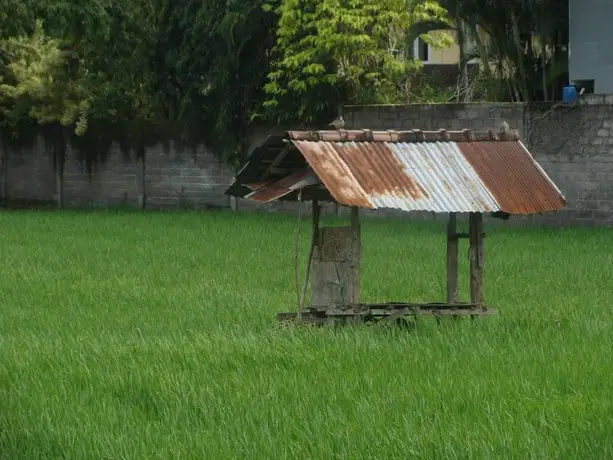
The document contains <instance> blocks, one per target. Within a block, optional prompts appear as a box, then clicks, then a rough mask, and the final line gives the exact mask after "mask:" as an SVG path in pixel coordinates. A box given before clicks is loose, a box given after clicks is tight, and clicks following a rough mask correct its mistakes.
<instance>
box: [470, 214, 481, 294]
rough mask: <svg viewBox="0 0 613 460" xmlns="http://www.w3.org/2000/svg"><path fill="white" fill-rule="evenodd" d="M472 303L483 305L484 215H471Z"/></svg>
mask: <svg viewBox="0 0 613 460" xmlns="http://www.w3.org/2000/svg"><path fill="white" fill-rule="evenodd" d="M468 233H469V242H470V301H471V302H472V303H475V304H477V305H479V306H481V305H482V303H483V215H482V214H481V213H477V212H473V213H470V217H469V229H468Z"/></svg>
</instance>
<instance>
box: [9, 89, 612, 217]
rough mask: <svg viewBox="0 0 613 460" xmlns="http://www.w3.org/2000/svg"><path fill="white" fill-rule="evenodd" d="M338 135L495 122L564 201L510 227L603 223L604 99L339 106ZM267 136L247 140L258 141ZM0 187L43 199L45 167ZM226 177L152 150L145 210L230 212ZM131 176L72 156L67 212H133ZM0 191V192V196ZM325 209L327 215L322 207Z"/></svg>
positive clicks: (12, 161) (121, 165) (608, 199)
mask: <svg viewBox="0 0 613 460" xmlns="http://www.w3.org/2000/svg"><path fill="white" fill-rule="evenodd" d="M344 115H345V120H346V122H347V127H348V128H370V129H411V128H419V129H423V130H432V129H439V128H447V129H462V128H469V129H475V130H482V129H499V128H500V125H501V123H502V121H503V120H506V121H507V122H508V123H509V124H510V125H511V126H512V127H515V128H517V129H519V130H520V133H521V134H522V136H523V138H524V140H525V143H526V145H527V146H528V148H529V149H530V151H531V152H532V154H533V155H534V157H535V158H536V160H537V161H538V162H539V163H540V164H541V165H542V166H543V168H544V169H545V171H547V173H548V174H549V175H550V176H551V177H552V179H553V180H554V182H556V184H557V185H558V186H559V187H560V189H561V190H562V192H563V193H564V194H565V195H566V197H567V199H568V209H566V210H564V211H561V212H558V213H553V214H548V215H545V216H536V217H531V218H523V219H522V218H512V219H511V220H510V221H509V222H507V224H511V225H513V224H514V223H515V224H519V225H542V224H546V225H608V226H611V225H613V95H608V96H599V95H590V96H588V97H583V98H582V100H581V103H580V104H578V105H577V106H573V107H557V108H556V107H555V106H554V105H553V104H533V105H525V104H449V105H409V106H369V107H351V106H350V107H346V108H345V113H344ZM266 133H267V131H261V132H259V133H258V134H257V135H255V136H254V139H253V143H252V144H253V145H255V144H256V143H257V142H261V141H262V140H263V139H264V138H265V136H266ZM0 177H2V180H7V181H8V184H7V185H8V187H7V188H8V192H9V197H10V198H12V199H18V200H46V201H50V202H51V201H53V199H54V197H55V193H56V186H55V177H54V173H53V167H52V163H51V161H50V159H49V157H48V155H47V154H46V153H44V151H43V150H41V149H33V150H31V151H25V152H22V153H15V152H13V153H12V154H11V155H10V157H9V161H8V169H6V173H5V174H3V175H2V176H0ZM232 178H233V171H232V170H231V169H230V168H228V167H227V166H225V165H224V164H222V162H221V161H220V160H219V159H217V157H216V156H215V155H213V153H212V152H211V151H209V150H207V149H206V148H204V147H203V148H201V149H199V150H198V151H197V152H183V153H180V154H179V153H178V152H177V151H176V150H175V149H173V148H171V149H170V151H169V152H165V151H164V149H162V148H161V147H159V148H152V149H149V150H148V151H147V160H146V164H145V191H146V202H147V207H148V208H150V209H155V208H178V207H190V208H207V207H230V206H231V201H230V199H229V198H228V197H227V196H225V195H224V194H223V192H224V190H225V189H226V188H227V186H228V185H229V184H230V182H231V180H232ZM138 179H139V168H138V166H137V164H136V162H134V161H132V160H130V159H125V158H124V157H123V156H122V154H121V153H120V152H119V151H118V150H116V151H113V152H112V153H111V155H110V158H109V160H108V161H107V162H106V163H104V164H101V165H98V166H97V167H96V168H95V170H94V172H93V174H92V175H91V177H90V176H88V175H87V174H86V173H85V171H84V170H83V168H82V167H81V165H80V164H79V163H78V162H77V161H76V159H75V158H74V155H72V157H71V159H70V160H69V161H68V163H67V165H66V172H65V177H64V198H65V203H66V205H67V206H70V207H90V206H130V207H136V206H137V205H138V196H139V193H140V192H139V186H138V184H139V180H138ZM3 189H4V188H3V186H2V184H0V190H3ZM299 208H300V209H302V210H303V212H305V213H307V212H308V206H305V205H298V206H296V205H295V204H292V203H284V202H278V203H273V204H270V205H261V204H256V203H253V202H250V201H248V200H239V202H238V209H240V210H263V211H271V212H273V211H286V212H296V211H297V209H299ZM327 209H328V210H331V209H332V207H328V208H327ZM366 214H367V215H370V216H373V217H386V216H390V215H393V216H398V217H400V216H404V217H407V218H440V219H442V218H445V216H433V214H431V213H422V214H406V213H400V212H396V211H375V212H367V213H366Z"/></svg>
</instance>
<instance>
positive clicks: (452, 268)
mask: <svg viewBox="0 0 613 460" xmlns="http://www.w3.org/2000/svg"><path fill="white" fill-rule="evenodd" d="M457 301H458V236H457V216H456V213H455V212H450V213H449V221H448V222H447V303H455V302H457Z"/></svg>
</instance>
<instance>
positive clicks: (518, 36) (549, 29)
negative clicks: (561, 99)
mask: <svg viewBox="0 0 613 460" xmlns="http://www.w3.org/2000/svg"><path fill="white" fill-rule="evenodd" d="M441 4H442V5H443V6H444V7H446V8H447V9H448V10H449V11H453V12H455V15H456V16H457V18H458V19H460V20H461V21H463V22H464V23H465V24H466V25H467V26H468V29H469V31H470V32H471V35H472V36H473V38H475V41H476V45H477V50H476V51H477V53H478V55H479V57H480V59H481V62H482V68H483V71H484V73H485V76H486V77H487V80H488V81H490V82H491V83H492V87H497V88H506V91H505V93H500V92H493V93H491V94H490V98H494V99H509V100H516V101H531V100H538V99H544V100H548V99H550V96H551V93H552V92H553V91H555V90H556V89H558V87H559V86H560V85H561V84H563V78H562V77H563V76H564V73H565V70H566V67H567V58H566V56H567V50H566V47H567V44H568V0H441ZM478 28H481V29H482V30H484V31H485V32H486V33H487V35H488V36H489V37H490V43H489V44H488V43H485V42H484V41H483V40H482V39H481V36H480V34H479V33H478V30H477V29H478Z"/></svg>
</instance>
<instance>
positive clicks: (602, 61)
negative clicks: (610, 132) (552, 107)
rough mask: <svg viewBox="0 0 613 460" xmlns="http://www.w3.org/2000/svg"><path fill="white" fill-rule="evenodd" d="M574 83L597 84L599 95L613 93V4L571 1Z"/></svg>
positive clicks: (598, 0)
mask: <svg viewBox="0 0 613 460" xmlns="http://www.w3.org/2000/svg"><path fill="white" fill-rule="evenodd" d="M569 4H570V5H569V7H570V8H569V14H570V26H569V27H570V29H569V34H570V36H569V41H570V43H569V46H570V54H569V63H568V65H569V73H570V78H571V80H592V79H593V80H595V81H594V92H595V93H613V29H612V28H611V21H613V1H611V0H569Z"/></svg>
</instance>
